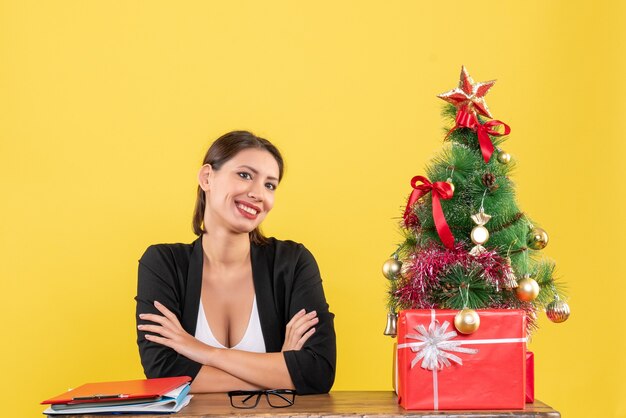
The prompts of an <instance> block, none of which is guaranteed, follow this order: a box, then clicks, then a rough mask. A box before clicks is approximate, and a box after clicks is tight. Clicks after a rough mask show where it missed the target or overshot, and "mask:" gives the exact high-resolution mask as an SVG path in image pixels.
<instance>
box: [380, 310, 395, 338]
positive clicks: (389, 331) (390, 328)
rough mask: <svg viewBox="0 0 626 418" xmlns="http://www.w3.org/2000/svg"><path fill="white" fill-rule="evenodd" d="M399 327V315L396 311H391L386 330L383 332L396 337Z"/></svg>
mask: <svg viewBox="0 0 626 418" xmlns="http://www.w3.org/2000/svg"><path fill="white" fill-rule="evenodd" d="M397 327H398V315H397V314H396V313H395V312H389V313H388V314H387V325H386V326H385V332H384V333H383V334H385V335H388V336H390V337H395V336H396V334H397Z"/></svg>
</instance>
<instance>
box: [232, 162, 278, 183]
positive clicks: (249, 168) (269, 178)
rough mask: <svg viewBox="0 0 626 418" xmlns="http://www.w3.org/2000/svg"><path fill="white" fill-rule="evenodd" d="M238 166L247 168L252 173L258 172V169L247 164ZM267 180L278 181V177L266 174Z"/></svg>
mask: <svg viewBox="0 0 626 418" xmlns="http://www.w3.org/2000/svg"><path fill="white" fill-rule="evenodd" d="M239 168H247V169H248V170H250V171H252V173H253V174H255V175H256V174H259V171H258V170H256V169H254V168H252V167H250V166H249V165H240V166H239ZM267 179H268V180H274V181H278V179H277V178H276V177H273V176H268V177H267Z"/></svg>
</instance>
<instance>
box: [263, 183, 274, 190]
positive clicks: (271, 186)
mask: <svg viewBox="0 0 626 418" xmlns="http://www.w3.org/2000/svg"><path fill="white" fill-rule="evenodd" d="M265 187H267V189H268V190H276V185H275V184H273V183H265Z"/></svg>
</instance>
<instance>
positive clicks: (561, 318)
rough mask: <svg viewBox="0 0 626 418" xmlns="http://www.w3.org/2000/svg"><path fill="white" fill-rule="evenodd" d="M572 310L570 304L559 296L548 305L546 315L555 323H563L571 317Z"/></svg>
mask: <svg viewBox="0 0 626 418" xmlns="http://www.w3.org/2000/svg"><path fill="white" fill-rule="evenodd" d="M569 314H570V310H569V305H568V304H567V303H565V302H563V301H562V300H559V298H556V299H554V300H553V301H552V302H550V303H548V306H546V316H547V317H548V319H549V320H550V321H552V322H554V323H557V324H559V323H561V322H565V321H567V318H569Z"/></svg>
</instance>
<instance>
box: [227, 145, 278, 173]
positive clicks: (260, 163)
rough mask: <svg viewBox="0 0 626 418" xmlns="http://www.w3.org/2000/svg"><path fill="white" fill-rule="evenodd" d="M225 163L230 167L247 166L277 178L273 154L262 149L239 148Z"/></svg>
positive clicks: (276, 164) (276, 165)
mask: <svg viewBox="0 0 626 418" xmlns="http://www.w3.org/2000/svg"><path fill="white" fill-rule="evenodd" d="M225 165H229V166H231V167H240V166H247V167H249V168H252V169H254V170H256V171H257V172H258V173H259V174H261V175H264V176H267V177H275V178H276V179H278V174H279V168H278V163H277V162H276V159H275V158H274V156H273V155H272V154H270V153H269V152H268V151H266V150H264V149H258V148H247V149H244V150H241V151H239V152H238V153H237V154H235V156H234V157H233V158H231V159H230V160H229V161H228V162H227V163H226V164H225Z"/></svg>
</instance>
